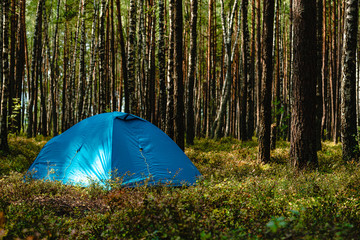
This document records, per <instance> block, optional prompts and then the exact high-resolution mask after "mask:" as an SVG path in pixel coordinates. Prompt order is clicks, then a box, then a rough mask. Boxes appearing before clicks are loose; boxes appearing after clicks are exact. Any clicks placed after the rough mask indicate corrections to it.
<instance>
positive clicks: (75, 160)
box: [29, 112, 201, 186]
mask: <svg viewBox="0 0 360 240" xmlns="http://www.w3.org/2000/svg"><path fill="white" fill-rule="evenodd" d="M29 172H30V174H31V177H32V178H35V179H44V180H57V181H61V182H63V183H67V184H80V185H82V186H88V185H89V184H90V183H91V182H98V183H100V184H104V183H105V182H106V181H107V180H110V179H114V177H120V178H121V179H122V184H123V185H126V186H135V185H137V184H144V182H146V183H147V184H149V185H157V184H166V183H171V185H173V186H180V185H184V184H186V185H193V184H195V182H196V179H197V177H198V176H200V175H201V174H200V172H199V171H198V170H197V169H196V167H195V166H194V165H193V164H192V162H191V161H190V159H189V158H188V157H187V156H186V155H185V154H184V152H183V151H182V150H181V149H180V148H179V147H178V146H177V145H176V143H175V142H173V141H172V140H171V139H170V138H169V137H168V136H167V135H166V134H165V133H164V132H163V131H161V130H160V129H159V128H157V127H156V126H155V125H153V124H151V123H150V122H148V121H146V120H144V119H142V118H140V117H137V116H134V115H131V114H127V113H122V112H112V113H103V114H99V115H96V116H93V117H90V118H87V119H85V120H83V121H81V122H79V123H78V124H76V125H74V126H73V127H71V128H70V129H68V130H67V131H65V132H64V133H62V134H61V135H59V136H57V137H54V138H52V139H51V140H50V141H49V142H48V143H47V144H46V145H45V146H44V147H43V149H42V150H41V151H40V153H39V155H38V156H37V158H36V159H35V161H34V163H33V164H32V165H31V166H30V168H29Z"/></svg>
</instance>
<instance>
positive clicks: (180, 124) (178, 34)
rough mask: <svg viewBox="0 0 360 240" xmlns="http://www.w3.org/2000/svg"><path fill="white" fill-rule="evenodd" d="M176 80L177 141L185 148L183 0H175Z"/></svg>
mask: <svg viewBox="0 0 360 240" xmlns="http://www.w3.org/2000/svg"><path fill="white" fill-rule="evenodd" d="M174 9H175V11H174V20H175V21H174V22H175V31H174V38H175V41H174V60H175V62H174V82H175V142H176V143H177V145H178V146H179V147H180V148H181V149H182V150H184V149H185V135H184V132H185V119H184V113H185V110H184V80H183V49H182V47H183V46H182V45H183V41H182V39H183V13H182V0H174Z"/></svg>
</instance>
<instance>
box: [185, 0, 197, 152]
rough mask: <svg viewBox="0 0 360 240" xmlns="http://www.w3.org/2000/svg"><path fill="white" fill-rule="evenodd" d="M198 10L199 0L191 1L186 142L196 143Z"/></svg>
mask: <svg viewBox="0 0 360 240" xmlns="http://www.w3.org/2000/svg"><path fill="white" fill-rule="evenodd" d="M197 11H198V1H197V0H192V1H191V20H190V26H191V29H190V56H189V72H188V96H187V97H188V101H187V114H186V116H187V118H186V120H187V124H186V126H187V128H186V142H187V144H190V145H192V144H194V137H195V128H194V124H195V122H194V118H195V117H194V82H195V70H196V50H197V42H196V40H197V31H196V30H197V29H196V27H197Z"/></svg>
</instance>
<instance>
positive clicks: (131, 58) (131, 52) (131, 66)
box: [127, 0, 138, 115]
mask: <svg viewBox="0 0 360 240" xmlns="http://www.w3.org/2000/svg"><path fill="white" fill-rule="evenodd" d="M129 13H130V19H129V35H128V59H127V64H128V65H127V68H128V84H129V85H128V92H129V108H130V109H129V112H130V113H132V114H135V115H137V114H138V101H137V99H136V92H135V85H136V83H135V82H136V78H135V31H136V1H135V0H130V10H129Z"/></svg>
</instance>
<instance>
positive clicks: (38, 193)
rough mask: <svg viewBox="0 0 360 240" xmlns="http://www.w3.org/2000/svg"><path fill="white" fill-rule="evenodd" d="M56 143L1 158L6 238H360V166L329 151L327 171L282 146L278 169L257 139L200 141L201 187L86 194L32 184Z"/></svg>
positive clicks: (195, 153)
mask: <svg viewBox="0 0 360 240" xmlns="http://www.w3.org/2000/svg"><path fill="white" fill-rule="evenodd" d="M46 140H47V139H43V138H39V139H37V140H34V139H30V140H29V139H25V138H21V137H18V138H15V137H13V138H11V139H10V148H11V154H10V155H8V156H7V157H2V158H1V160H0V169H1V170H0V171H1V172H0V239H1V238H4V239H14V238H22V239H23V238H27V237H32V238H40V239H58V238H65V239H100V238H106V239H299V238H300V239H357V238H358V236H359V235H360V229H359V228H358V226H360V199H359V196H360V192H359V189H360V166H359V163H357V162H350V163H344V162H343V161H342V160H341V146H340V145H335V144H333V143H330V142H325V143H323V150H322V151H320V152H319V153H318V156H319V161H320V168H319V169H318V170H317V171H308V172H297V171H294V170H293V169H292V168H291V167H290V166H289V164H288V158H289V156H288V150H289V144H288V143H286V142H279V144H278V146H279V147H278V148H277V149H276V150H273V151H272V163H271V164H262V163H259V162H258V161H257V159H256V155H257V143H256V139H253V140H252V141H249V142H244V143H242V142H239V141H237V140H235V139H232V138H225V139H222V140H220V141H214V140H208V139H200V140H197V141H196V142H195V145H194V146H191V147H188V148H187V150H186V154H187V155H188V156H189V158H190V159H191V160H192V161H193V163H194V164H195V165H196V166H197V168H198V169H199V171H200V172H201V173H202V174H203V178H202V179H201V180H199V182H198V184H197V185H196V186H194V187H178V188H171V187H152V188H150V187H138V188H121V187H119V186H118V187H114V188H113V189H112V190H111V191H105V190H103V189H102V188H100V187H98V186H95V185H94V186H92V187H89V188H81V187H75V186H66V185H62V184H60V183H57V182H43V181H30V182H24V181H23V176H24V172H25V171H26V169H27V168H28V167H29V165H30V164H31V162H32V161H33V160H34V158H35V156H36V154H37V153H38V152H39V150H40V148H41V146H42V145H43V144H44V143H45V142H46Z"/></svg>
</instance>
